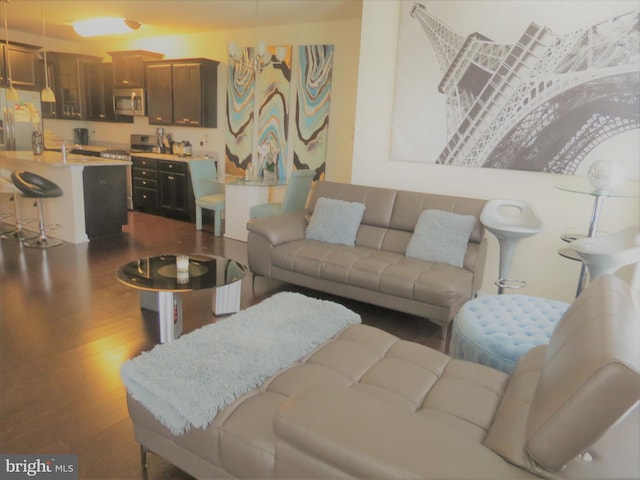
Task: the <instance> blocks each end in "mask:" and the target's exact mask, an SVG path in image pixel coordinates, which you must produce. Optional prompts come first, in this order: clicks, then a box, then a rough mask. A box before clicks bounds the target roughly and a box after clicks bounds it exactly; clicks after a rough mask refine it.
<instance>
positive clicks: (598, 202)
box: [556, 181, 640, 297]
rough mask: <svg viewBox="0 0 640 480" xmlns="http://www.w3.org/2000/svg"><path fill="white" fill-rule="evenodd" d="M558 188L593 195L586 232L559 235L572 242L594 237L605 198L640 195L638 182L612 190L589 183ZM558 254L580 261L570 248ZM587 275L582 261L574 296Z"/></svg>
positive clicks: (578, 292) (582, 286) (636, 196)
mask: <svg viewBox="0 0 640 480" xmlns="http://www.w3.org/2000/svg"><path fill="white" fill-rule="evenodd" d="M556 188H557V189H558V190H562V191H565V192H570V193H578V194H582V195H591V196H592V197H593V209H592V211H591V219H590V220H589V230H588V231H587V234H586V235H584V234H571V233H565V234H563V235H561V236H560V238H561V239H562V240H563V241H565V242H572V241H573V240H577V239H579V238H585V237H595V236H596V235H597V233H598V223H599V222H600V212H601V210H602V203H603V201H604V199H605V198H607V197H611V198H638V197H639V196H640V192H639V191H638V182H629V181H628V182H626V183H625V184H623V185H622V186H621V187H619V188H616V189H615V190H612V191H608V192H607V191H597V190H594V188H593V187H592V186H591V185H589V184H588V183H585V185H570V186H569V185H566V186H565V185H556ZM558 254H560V255H561V256H563V257H565V258H568V259H570V260H577V261H580V262H581V261H582V260H581V259H580V257H579V256H578V255H577V254H576V253H575V252H574V251H573V249H571V248H561V249H560V250H558ZM586 277H587V266H586V265H585V264H584V263H582V266H581V267H580V277H579V278H578V288H577V290H576V297H577V296H578V295H580V292H582V289H583V288H584V286H585V281H586Z"/></svg>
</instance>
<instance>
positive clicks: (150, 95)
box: [146, 63, 173, 125]
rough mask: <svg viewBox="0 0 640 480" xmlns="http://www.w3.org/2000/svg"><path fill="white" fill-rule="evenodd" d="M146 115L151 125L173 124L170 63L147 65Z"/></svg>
mask: <svg viewBox="0 0 640 480" xmlns="http://www.w3.org/2000/svg"><path fill="white" fill-rule="evenodd" d="M146 68H147V115H148V116H149V123H150V124H152V125H172V124H173V91H172V90H173V88H172V85H173V81H172V67H171V63H154V64H151V65H147V67H146Z"/></svg>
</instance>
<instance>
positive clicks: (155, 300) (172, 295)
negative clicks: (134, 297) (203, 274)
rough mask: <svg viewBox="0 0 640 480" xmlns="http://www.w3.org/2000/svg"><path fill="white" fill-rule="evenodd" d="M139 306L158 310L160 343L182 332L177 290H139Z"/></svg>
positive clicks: (180, 299)
mask: <svg viewBox="0 0 640 480" xmlns="http://www.w3.org/2000/svg"><path fill="white" fill-rule="evenodd" d="M140 308H144V309H145V310H151V311H152V312H158V324H159V326H160V343H167V342H171V341H172V340H175V339H176V338H178V337H179V336H180V335H181V334H182V295H180V293H177V292H147V291H142V292H140Z"/></svg>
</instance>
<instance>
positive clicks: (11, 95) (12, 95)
mask: <svg viewBox="0 0 640 480" xmlns="http://www.w3.org/2000/svg"><path fill="white" fill-rule="evenodd" d="M7 3H9V0H3V2H2V14H3V16H4V40H5V42H6V43H7V49H6V55H7V59H6V60H7V77H8V79H9V89H8V90H7V100H11V101H12V102H18V101H20V96H19V95H18V92H17V91H16V89H15V88H13V81H12V79H11V57H10V55H11V50H10V49H9V29H8V28H7Z"/></svg>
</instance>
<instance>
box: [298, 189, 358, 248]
mask: <svg viewBox="0 0 640 480" xmlns="http://www.w3.org/2000/svg"><path fill="white" fill-rule="evenodd" d="M365 208H366V207H365V205H363V204H362V203H358V202H347V201H345V200H337V199H334V198H325V197H320V198H319V199H318V201H317V202H316V206H315V208H314V209H313V214H312V215H311V219H310V220H309V225H308V226H307V230H306V232H305V238H309V239H312V240H320V241H321V242H327V243H337V244H342V245H355V242H356V235H357V234H358V228H359V227H360V221H361V220H362V215H364V210H365Z"/></svg>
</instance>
